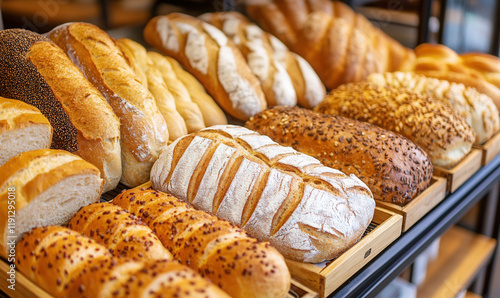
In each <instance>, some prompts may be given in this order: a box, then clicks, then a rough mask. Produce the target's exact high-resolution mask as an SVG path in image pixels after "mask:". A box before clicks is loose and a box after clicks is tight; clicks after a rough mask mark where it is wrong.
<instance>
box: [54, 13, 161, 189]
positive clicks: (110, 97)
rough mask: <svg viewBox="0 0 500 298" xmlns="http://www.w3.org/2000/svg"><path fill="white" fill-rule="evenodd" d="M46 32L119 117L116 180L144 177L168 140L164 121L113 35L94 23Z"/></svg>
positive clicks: (135, 182)
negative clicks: (119, 163) (118, 174)
mask: <svg viewBox="0 0 500 298" xmlns="http://www.w3.org/2000/svg"><path fill="white" fill-rule="evenodd" d="M47 35H48V36H49V37H50V38H51V39H52V40H53V41H54V42H55V43H56V44H57V45H59V46H60V47H61V48H62V49H63V50H64V51H65V52H66V53H67V54H68V56H69V57H70V58H71V59H72V61H73V62H74V63H75V64H76V65H77V66H78V67H79V68H80V70H81V71H82V72H83V73H84V74H85V76H86V77H87V78H88V79H89V80H90V81H91V82H92V84H94V86H96V88H97V89H98V90H99V91H100V92H101V93H102V94H103V95H104V97H105V98H106V99H107V101H108V102H109V104H110V105H111V107H112V108H113V110H114V112H115V114H116V115H117V116H118V118H119V119H120V122H121V126H120V133H121V156H122V167H123V175H122V177H121V182H122V183H123V184H125V185H126V186H130V187H133V186H137V185H139V184H142V183H145V182H146V181H148V175H149V171H150V170H151V166H152V165H153V163H154V161H155V160H156V158H158V153H159V150H160V148H161V147H162V146H163V145H165V144H166V143H167V141H168V130H167V125H166V123H165V119H164V118H163V116H162V115H161V113H160V112H159V111H158V107H157V106H156V102H155V99H154V97H153V95H152V94H151V93H150V92H149V91H148V90H147V88H145V87H144V86H143V85H142V84H141V83H140V81H139V78H138V77H137V75H136V74H135V73H134V71H133V70H132V69H131V68H130V66H129V65H128V64H127V61H126V60H125V58H124V57H123V54H122V53H121V52H120V50H119V49H118V48H117V46H116V44H115V42H114V41H113V39H112V38H111V37H110V36H108V35H107V34H106V32H104V31H102V30H101V29H99V28H98V27H96V26H94V25H91V24H86V23H67V24H63V25H61V26H59V27H57V28H55V29H53V30H52V31H50V32H49V33H48V34H47ZM102 125H106V123H103V124H102Z"/></svg>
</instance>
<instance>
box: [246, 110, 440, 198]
mask: <svg viewBox="0 0 500 298" xmlns="http://www.w3.org/2000/svg"><path fill="white" fill-rule="evenodd" d="M245 127H247V128H249V129H251V130H254V131H256V132H258V133H261V134H263V135H267V136H269V137H270V138H271V139H272V140H273V141H275V142H278V143H279V144H281V145H283V146H290V147H292V148H293V149H295V150H297V151H300V152H302V153H305V154H307V155H310V156H312V157H315V158H317V159H318V160H319V161H321V163H322V164H323V165H325V166H328V167H332V168H334V169H338V170H339V171H341V172H343V173H345V174H347V175H349V174H354V175H356V176H357V177H358V178H359V179H360V180H361V181H363V182H364V183H366V185H367V186H368V187H369V188H370V190H371V191H372V193H373V197H374V198H375V199H376V200H381V201H387V202H391V203H396V204H400V205H404V204H406V203H408V202H409V201H411V200H412V199H413V198H415V197H416V196H417V195H419V194H420V193H421V192H422V191H423V190H425V189H426V188H427V187H428V186H429V184H430V182H431V178H432V170H433V167H432V163H431V161H430V159H429V157H428V156H427V154H426V153H425V152H424V151H423V150H422V149H421V148H420V147H418V146H416V145H415V144H413V143H412V142H411V141H409V140H408V139H406V138H405V137H403V136H401V135H399V134H396V133H393V132H391V131H388V130H385V129H382V128H380V127H378V126H375V125H371V124H369V123H366V122H360V121H356V120H353V119H349V118H345V117H340V116H332V115H324V114H319V113H315V112H313V111H311V110H307V109H301V108H298V107H295V108H287V107H275V108H272V109H267V110H265V111H264V112H262V113H259V114H257V115H255V116H254V117H252V118H250V120H249V121H247V122H246V124H245Z"/></svg>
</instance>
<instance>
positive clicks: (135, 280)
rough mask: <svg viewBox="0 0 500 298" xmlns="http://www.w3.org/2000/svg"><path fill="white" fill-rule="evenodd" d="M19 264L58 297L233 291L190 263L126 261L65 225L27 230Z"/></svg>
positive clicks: (214, 294) (212, 294)
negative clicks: (218, 286) (197, 272)
mask: <svg viewBox="0 0 500 298" xmlns="http://www.w3.org/2000/svg"><path fill="white" fill-rule="evenodd" d="M16 266H17V268H18V269H19V271H21V272H22V273H23V274H24V275H25V276H27V277H28V278H29V279H30V280H32V281H33V282H35V283H36V284H37V285H39V286H40V287H41V288H43V289H44V290H46V291H47V292H48V293H50V294H51V295H53V296H54V297H74V298H77V297H82V298H83V297H103V298H108V297H109V298H111V297H158V296H162V295H163V296H165V297H180V296H182V297H200V298H201V297H229V296H227V295H226V294H225V293H224V292H222V291H221V290H220V289H218V288H217V287H215V286H214V285H213V284H211V283H210V282H209V281H207V280H205V279H203V278H201V277H200V276H199V275H197V274H196V273H195V272H194V271H192V270H191V269H189V268H187V267H185V266H182V265H180V264H178V263H175V262H170V261H166V260H160V261H149V262H123V260H121V259H118V258H115V257H113V256H112V255H111V254H110V253H109V251H108V250H107V249H106V248H105V247H104V246H102V245H100V244H98V243H96V242H95V241H94V240H92V239H89V238H87V237H85V236H83V235H81V234H80V233H77V232H75V231H72V230H70V229H67V228H63V227H57V226H49V227H44V228H36V229H33V230H32V231H30V232H29V233H27V234H26V235H25V236H24V237H23V238H22V239H21V241H20V242H19V244H18V246H17V257H16Z"/></svg>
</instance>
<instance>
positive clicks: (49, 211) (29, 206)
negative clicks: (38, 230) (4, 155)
mask: <svg viewBox="0 0 500 298" xmlns="http://www.w3.org/2000/svg"><path fill="white" fill-rule="evenodd" d="M103 183H104V182H103V180H102V179H101V178H100V175H99V170H98V169H97V168H96V167H95V166H93V165H92V164H90V163H88V162H86V161H85V160H83V159H81V158H80V157H78V156H76V155H74V154H71V153H69V152H67V151H63V150H53V149H39V150H34V151H28V152H24V153H21V154H20V155H18V156H16V157H14V158H12V159H10V160H9V161H8V162H6V163H5V164H3V165H2V166H1V167H0V214H2V217H1V218H0V255H1V256H5V255H6V252H7V253H8V251H9V250H10V248H12V243H13V242H15V241H17V240H18V239H17V238H18V237H19V236H20V235H21V234H23V233H25V232H27V231H29V230H30V229H31V228H33V227H40V226H46V225H62V224H66V223H68V222H69V220H70V219H71V218H72V217H73V215H75V213H76V212H77V211H78V209H79V208H80V207H82V206H85V205H88V204H91V203H95V202H97V201H99V197H100V195H101V192H102V187H103ZM12 206H13V207H14V208H13V207H12ZM14 216H15V218H14ZM12 218H14V219H15V222H12ZM12 241H13V242H12Z"/></svg>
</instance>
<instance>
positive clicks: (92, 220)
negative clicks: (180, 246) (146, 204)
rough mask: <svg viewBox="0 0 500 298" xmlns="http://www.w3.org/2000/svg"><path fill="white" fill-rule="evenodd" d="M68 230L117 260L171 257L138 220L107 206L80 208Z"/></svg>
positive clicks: (94, 205)
mask: <svg viewBox="0 0 500 298" xmlns="http://www.w3.org/2000/svg"><path fill="white" fill-rule="evenodd" d="M68 228H70V229H73V230H75V231H77V232H79V233H82V234H84V235H85V236H87V237H89V238H91V239H94V240H95V241H96V242H97V243H99V244H102V245H104V246H105V247H106V248H107V249H109V250H110V251H111V253H112V254H113V255H114V256H116V257H124V258H127V259H132V260H134V261H149V260H172V258H173V257H172V254H171V253H170V252H169V251H168V250H167V249H166V248H165V247H164V246H163V244H161V242H160V240H159V239H158V237H157V236H156V234H155V233H153V231H151V229H150V228H149V227H148V226H146V225H145V224H144V223H143V222H141V221H140V219H139V218H137V217H135V216H133V215H132V214H130V213H129V212H128V211H126V210H124V209H122V208H120V207H118V206H116V205H113V204H110V203H96V204H91V205H88V206H85V207H83V208H81V209H80V210H79V211H78V212H77V213H76V214H75V216H74V217H73V218H72V219H71V221H70V222H69V224H68Z"/></svg>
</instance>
